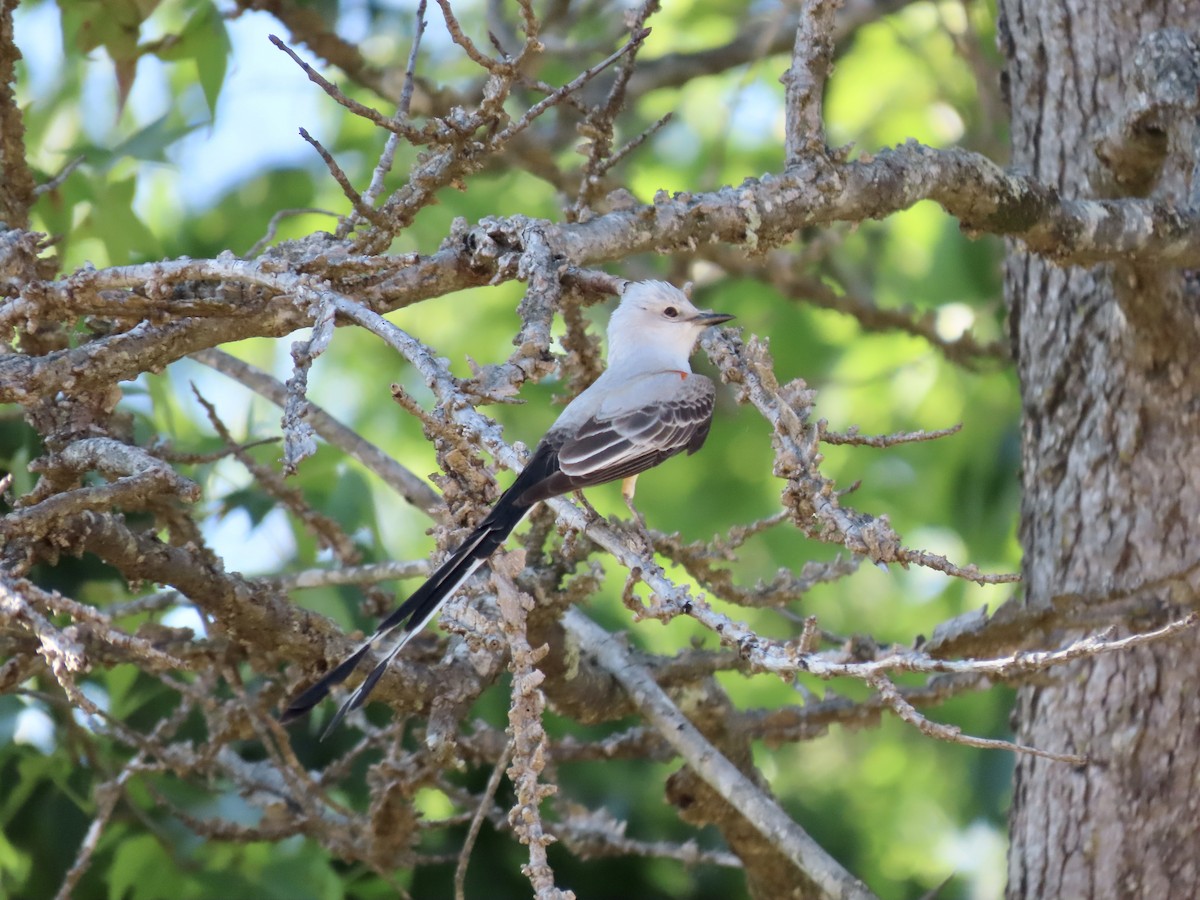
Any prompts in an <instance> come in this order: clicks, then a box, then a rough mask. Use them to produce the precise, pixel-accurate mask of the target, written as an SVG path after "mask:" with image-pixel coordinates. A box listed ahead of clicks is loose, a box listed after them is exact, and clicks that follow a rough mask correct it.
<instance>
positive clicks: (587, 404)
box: [281, 281, 733, 735]
mask: <svg viewBox="0 0 1200 900" xmlns="http://www.w3.org/2000/svg"><path fill="white" fill-rule="evenodd" d="M732 318H733V316H730V315H726V314H725V313H715V312H709V311H706V310H699V309H696V307H694V306H693V305H692V303H691V301H689V300H688V298H687V297H686V296H685V295H684V293H683V292H682V291H680V290H679V289H678V288H676V287H673V286H672V285H670V284H667V283H666V282H663V281H642V282H631V283H629V284H627V285H626V287H625V290H624V292H623V294H622V298H621V303H620V305H619V306H618V307H617V309H616V310H615V311H614V312H613V314H612V318H611V319H610V320H609V323H608V367H607V368H606V369H605V370H604V373H603V374H602V375H601V376H600V377H599V378H597V379H596V380H595V381H594V382H593V383H592V384H591V385H590V386H589V387H588V388H587V389H586V390H584V391H583V392H582V393H581V394H580V395H579V396H578V397H576V398H575V399H574V400H572V401H571V402H570V403H569V404H567V407H566V408H565V409H564V410H563V411H562V415H560V416H559V417H558V421H556V422H555V423H554V424H553V425H552V426H551V427H550V430H549V431H547V432H546V436H545V437H543V438H542V440H541V442H540V443H539V444H538V445H537V447H536V448H535V449H534V451H533V455H532V456H531V457H530V459H529V462H528V463H527V464H526V465H525V468H524V469H523V470H522V471H521V474H520V475H518V476H517V480H516V481H514V482H513V485H512V487H510V488H509V489H508V490H507V491H505V492H504V493H503V494H502V495H501V497H500V499H499V500H497V501H496V505H495V506H494V507H493V508H492V511H491V512H490V513H488V515H487V517H486V518H485V519H484V520H483V521H482V522H480V523H479V526H478V527H477V528H476V529H475V531H474V532H472V534H471V536H470V537H469V538H467V539H466V541H464V542H463V544H462V546H461V547H459V548H458V549H457V550H456V551H454V553H452V554H451V555H450V556H449V557H447V558H446V561H445V562H443V563H442V564H441V565H440V566H439V567H438V569H437V571H436V572H434V573H433V575H431V576H430V577H429V580H428V581H426V582H425V583H424V584H423V585H421V587H420V588H418V589H417V591H416V592H415V593H414V594H413V595H412V596H410V597H409V598H408V599H407V600H405V601H404V603H403V604H401V605H400V607H399V608H398V609H396V610H395V611H394V612H393V613H392V614H391V615H389V616H388V617H387V618H386V619H384V620H383V621H382V622H381V623H380V624H379V627H378V628H377V629H376V631H375V633H374V634H373V635H371V637H370V638H369V639H368V640H366V641H365V642H364V643H363V644H362V645H361V646H360V647H359V648H358V649H357V650H355V651H354V652H353V653H351V654H350V655H349V656H348V657H346V659H345V660H343V661H342V662H341V663H340V664H339V665H338V666H337V667H336V668H334V669H333V670H332V671H330V672H328V673H327V674H326V675H325V676H324V677H322V678H321V679H320V680H319V681H318V682H317V683H316V684H314V685H313V686H312V687H310V688H309V689H308V690H306V691H305V692H304V693H302V694H301V695H300V696H299V697H297V698H296V699H295V700H294V701H293V702H292V704H291V706H289V707H288V708H287V710H286V711H285V712H284V713H283V715H282V716H281V721H283V722H285V723H286V722H290V721H292V720H293V719H296V718H298V717H300V716H302V715H304V714H305V713H306V712H308V711H309V710H310V709H312V708H313V707H314V706H316V705H317V704H318V703H320V702H321V700H323V699H324V698H325V696H326V695H327V694H328V693H329V691H330V688H332V687H333V686H334V685H337V684H340V683H341V682H342V681H344V680H345V679H346V678H347V677H348V676H349V675H350V673H351V672H353V671H354V669H355V667H356V666H357V665H358V664H359V663H360V662H361V661H362V659H363V658H364V657H365V656H366V655H367V654H368V653H369V652H370V651H371V650H372V648H374V647H375V646H376V645H379V644H381V642H383V641H384V640H385V639H387V638H388V637H389V636H391V635H392V634H393V632H395V631H396V630H397V629H400V632H399V635H398V636H393V637H392V641H393V643H392V644H391V646H390V647H389V648H388V649H387V651H386V652H385V653H384V654H383V656H382V658H381V659H380V661H379V662H378V664H377V665H376V666H375V668H374V670H373V671H372V672H371V674H370V675H368V676H367V678H366V680H364V681H363V683H362V684H360V685H359V686H358V688H356V689H355V691H354V692H353V693H352V694H351V695H350V696H349V697H348V698H347V699H346V701H345V702H344V703H343V704H342V705H341V708H340V709H338V711H337V714H336V715H335V716H334V717H333V719H332V720H331V721H330V723H329V725H328V727H327V728H326V729H325V734H326V735H328V734H329V733H330V732H331V731H332V730H333V729H334V728H336V727H337V725H338V723H339V722H341V720H342V718H343V717H344V716H345V715H346V714H347V713H348V712H350V711H351V710H353V709H357V708H358V707H359V706H361V705H362V704H363V702H364V701H365V700H366V699H367V695H368V694H370V693H371V690H372V689H373V688H374V687H375V684H376V682H378V681H379V679H380V677H381V676H382V675H383V673H384V672H385V671H386V670H387V667H388V665H389V664H390V663H391V661H392V660H393V659H394V658H395V657H396V654H397V653H399V652H400V651H401V650H402V649H403V648H404V645H405V644H407V643H408V641H409V639H410V638H412V636H413V635H414V634H416V633H417V632H418V631H420V630H421V629H422V628H424V627H425V625H426V623H427V622H429V620H430V619H432V618H433V617H434V616H435V615H436V614H437V611H438V610H439V609H441V607H442V604H444V603H445V602H446V601H447V600H449V599H450V597H451V596H452V595H453V594H454V592H455V591H456V590H458V587H459V586H460V585H461V584H462V583H463V582H464V581H466V580H467V579H468V578H469V577H470V576H471V574H472V573H473V572H474V571H475V570H476V569H477V568H479V567H480V566H481V565H482V564H483V563H484V562H486V561H487V559H488V557H490V556H491V555H492V554H493V553H494V552H495V551H496V549H497V548H498V547H499V546H500V545H501V544H502V543H503V542H504V539H505V538H507V537H508V536H509V534H511V533H512V530H513V529H514V528H515V527H516V526H517V523H518V522H520V521H521V519H522V518H524V517H525V514H526V513H527V512H529V510H530V509H531V508H532V507H533V506H534V504H536V503H538V501H540V500H546V499H548V498H550V497H556V496H558V495H559V494H565V493H567V492H569V491H573V490H577V489H579V488H585V487H590V486H592V485H596V484H604V483H606V482H609V481H616V480H617V479H619V478H620V479H624V480H625V484H624V487H623V492H624V494H625V497H626V500H627V501H628V502H632V498H633V482H634V480H635V479H636V478H637V476H638V474H639V473H641V472H644V471H646V470H647V469H650V468H652V467H654V466H657V465H658V464H659V463H660V462H662V461H663V460H665V459H668V458H669V457H672V456H674V455H675V454H677V453H679V452H681V451H683V450H686V451H687V452H688V453H689V454H690V453H695V452H696V451H697V450H699V449H700V446H701V445H702V444H703V443H704V439H705V438H706V437H707V436H708V429H709V425H710V424H711V423H712V414H713V398H714V397H715V395H716V391H715V388H714V387H713V383H712V381H710V380H709V379H708V378H705V377H704V376H703V375H697V374H695V373H693V372H692V370H691V366H690V365H689V362H688V358H689V357H690V356H691V355H692V351H693V350H694V349H695V347H696V341H697V339H698V338H699V337H700V332H702V331H703V330H704V329H705V328H707V327H708V326H710V325H719V324H720V323H722V322H728V321H729V320H730V319H732Z"/></svg>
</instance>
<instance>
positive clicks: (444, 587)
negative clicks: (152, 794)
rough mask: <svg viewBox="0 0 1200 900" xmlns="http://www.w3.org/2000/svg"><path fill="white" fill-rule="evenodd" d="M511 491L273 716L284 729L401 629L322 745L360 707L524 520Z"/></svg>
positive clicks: (522, 506)
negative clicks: (348, 650)
mask: <svg viewBox="0 0 1200 900" xmlns="http://www.w3.org/2000/svg"><path fill="white" fill-rule="evenodd" d="M515 488H517V485H516V484H514V485H513V487H512V488H510V489H509V490H508V491H506V492H505V494H504V495H503V496H502V497H501V498H500V499H499V501H497V503H496V505H495V507H493V508H492V511H491V512H490V513H488V516H487V518H486V519H484V520H483V521H482V522H481V523H480V524H479V527H478V528H476V529H475V531H474V532H472V533H471V536H470V537H469V538H467V540H466V541H465V542H464V543H463V544H462V546H461V547H459V548H458V549H457V550H456V551H454V553H452V554H451V555H450V556H449V557H448V558H447V559H446V561H445V562H443V563H442V564H441V565H440V566H438V568H437V571H436V572H434V573H433V574H432V575H431V576H430V577H429V579H428V580H427V581H426V582H425V583H424V584H423V585H421V586H420V587H419V588H417V590H416V591H415V592H414V593H413V594H412V596H410V597H409V598H408V599H407V600H405V601H404V602H403V603H402V604H400V606H399V607H398V608H397V609H395V610H394V611H393V612H392V613H391V614H389V615H388V617H387V618H385V619H384V620H383V621H382V622H380V623H379V627H378V628H376V629H375V633H374V634H373V635H371V637H370V638H369V639H368V640H366V641H365V642H364V643H363V644H362V646H360V647H359V648H358V649H356V650H355V651H354V652H353V653H352V654H350V655H349V656H347V657H346V658H345V659H344V660H343V661H342V662H341V663H339V664H338V666H337V668H335V669H333V670H332V671H330V672H328V673H326V674H325V675H324V676H322V677H321V679H320V680H319V681H317V682H316V683H315V684H314V685H312V687H310V688H308V690H306V691H305V692H304V693H302V694H301V695H300V696H299V697H297V698H296V699H295V700H294V701H292V703H291V705H289V706H288V708H287V709H286V710H285V711H284V713H283V715H281V716H280V717H279V720H280V722H282V723H284V724H287V723H288V722H292V721H294V720H296V719H298V718H299V717H300V716H303V715H304V714H305V713H307V712H308V711H309V710H311V709H312V708H313V707H314V706H316V705H317V704H318V703H320V702H321V701H322V700H324V699H325V697H326V696H328V694H329V691H330V689H331V688H333V687H334V686H335V685H338V684H341V683H342V682H343V681H345V680H346V679H347V678H348V677H349V676H350V673H351V672H353V671H354V670H355V668H357V667H358V664H359V663H360V662H361V661H362V660H363V657H365V656H366V655H367V652H368V651H370V650H372V649H373V648H374V647H375V646H376V645H377V644H378V643H379V642H380V641H382V640H383V639H384V638H385V637H387V635H388V634H390V633H391V632H392V631H394V630H395V629H396V628H402V633H401V635H400V637H399V638H398V639H397V640H396V642H395V643H394V644H393V645H392V646H391V647H390V648H389V649H388V652H387V653H386V654H385V655H384V657H383V659H382V660H381V661H380V662H379V663H378V664H377V665H376V666H375V668H374V669H373V670H372V671H371V674H370V675H368V676H367V678H366V680H364V681H363V683H362V684H360V685H359V686H358V687H357V688H356V689H355V690H354V692H353V693H352V694H351V695H350V696H349V697H347V698H346V700H345V702H343V703H342V705H341V707H339V709H338V711H337V712H336V713H335V714H334V716H333V718H332V719H331V720H330V722H329V725H327V726H326V728H325V731H324V733H322V735H321V738H322V740H324V738H325V737H327V736H328V735H329V733H330V732H331V731H333V729H335V728H336V727H337V726H338V725H339V724H340V723H341V721H342V719H343V718H345V716H346V714H347V713H349V712H350V711H352V710H355V709H357V708H358V707H360V706H362V705H363V703H364V702H365V701H366V699H367V696H368V695H369V694H370V693H371V691H372V690H374V688H375V685H376V684H377V683H378V681H379V679H380V678H381V677H383V673H384V672H386V671H387V667H388V665H389V664H390V663H391V661H392V660H393V659H394V658H395V657H396V654H398V653H399V652H400V651H401V650H402V649H403V648H404V645H405V644H407V643H408V642H409V640H410V639H411V638H412V636H413V635H415V634H416V633H417V632H419V631H420V630H421V629H422V628H424V627H425V625H426V623H428V622H429V620H430V619H432V618H433V617H434V616H435V615H437V612H438V610H439V609H441V608H442V605H443V604H444V603H445V602H446V601H447V600H449V599H450V598H451V597H452V596H454V592H455V591H456V590H458V588H459V586H460V585H461V584H462V583H463V582H464V581H466V580H467V579H468V578H470V577H471V573H473V572H474V571H475V570H476V569H477V568H479V566H480V565H482V564H483V563H484V562H485V561H486V560H487V559H488V557H490V556H491V555H492V554H493V553H495V552H496V548H498V547H499V546H500V545H501V544H502V543H504V539H505V538H507V537H508V536H509V535H510V534H511V533H512V530H513V529H514V528H516V527H517V523H519V522H520V521H521V519H523V518H524V517H525V513H527V512H528V511H529V505H528V504H523V503H519V502H518V501H517V500H515V499H512V498H513V497H514V496H515V495H517V491H516V490H515Z"/></svg>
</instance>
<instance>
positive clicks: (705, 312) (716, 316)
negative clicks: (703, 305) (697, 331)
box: [692, 309, 737, 328]
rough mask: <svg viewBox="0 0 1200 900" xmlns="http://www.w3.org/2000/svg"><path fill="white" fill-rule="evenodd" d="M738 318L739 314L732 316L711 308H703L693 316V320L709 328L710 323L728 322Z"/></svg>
mask: <svg viewBox="0 0 1200 900" xmlns="http://www.w3.org/2000/svg"><path fill="white" fill-rule="evenodd" d="M736 318H737V316H731V315H729V313H719V312H713V311H712V310H709V309H702V310H700V312H698V313H696V315H695V316H693V317H692V321H693V322H695V323H697V324H698V325H703V326H704V327H705V328H707V327H708V326H709V325H720V324H721V323H722V322H728V321H729V320H730V319H736Z"/></svg>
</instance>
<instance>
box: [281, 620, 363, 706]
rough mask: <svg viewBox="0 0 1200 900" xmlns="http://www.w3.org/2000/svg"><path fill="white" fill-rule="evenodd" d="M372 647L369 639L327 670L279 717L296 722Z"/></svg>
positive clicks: (343, 679)
mask: <svg viewBox="0 0 1200 900" xmlns="http://www.w3.org/2000/svg"><path fill="white" fill-rule="evenodd" d="M370 649H371V642H370V641H367V642H366V643H364V644H363V645H362V646H361V647H359V648H358V649H357V650H355V651H354V652H353V653H351V654H350V655H349V656H347V657H346V658H345V659H343V660H342V661H341V662H340V663H339V664H338V666H337V668H336V669H334V670H333V671H332V672H326V673H325V675H324V676H322V677H321V679H320V680H319V681H318V682H317V683H316V684H314V685H313V686H312V687H310V688H309V689H308V690H307V691H305V692H304V693H303V694H301V695H300V696H299V697H297V698H296V699H295V700H293V701H292V702H291V705H289V706H288V708H287V709H285V710H284V711H283V715H281V716H280V717H279V721H280V723H281V724H283V725H286V724H287V723H288V722H294V721H295V720H296V719H298V718H300V717H301V716H302V715H304V714H305V713H307V712H308V711H309V710H310V709H312V708H313V707H314V706H316V705H317V704H318V703H320V702H321V701H322V700H324V699H325V698H326V697H327V696H329V691H330V689H331V688H332V687H333V686H334V685H338V684H341V683H342V682H343V681H345V680H346V679H347V678H348V677H350V673H351V672H353V671H354V670H355V668H357V666H358V664H359V662H361V661H362V658H363V656H365V655H366V653H367V651H368V650H370Z"/></svg>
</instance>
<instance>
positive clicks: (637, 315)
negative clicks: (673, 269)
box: [608, 281, 733, 368]
mask: <svg viewBox="0 0 1200 900" xmlns="http://www.w3.org/2000/svg"><path fill="white" fill-rule="evenodd" d="M732 318H733V316H731V315H728V314H726V313H716V312H712V311H711V310H707V309H696V307H695V306H693V305H692V301H691V300H689V299H688V298H687V295H685V294H684V293H683V291H681V290H679V288H677V287H675V286H674V285H670V284H667V283H666V282H665V281H631V282H629V283H628V284H627V285H626V286H625V291H624V293H622V295H621V304H620V305H619V306H618V307H617V309H616V311H615V312H613V314H612V318H611V319H609V322H608V359H609V365H610V366H611V365H612V364H613V362H614V357H616V358H619V357H621V356H624V355H629V356H646V355H653V356H655V357H659V356H661V357H663V358H664V359H666V360H667V361H668V364H673V363H672V362H671V361H680V360H681V361H682V365H680V366H678V367H679V368H684V367H685V366H686V364H687V359H688V357H689V356H691V355H692V351H693V350H694V349H695V347H696V340H697V339H698V338H699V337H700V332H702V331H703V330H704V329H705V328H707V327H708V326H710V325H719V324H721V323H722V322H728V321H729V320H730V319H732Z"/></svg>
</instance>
